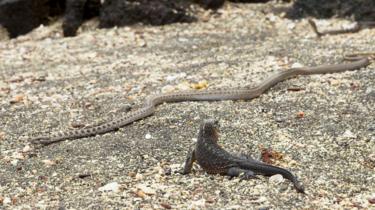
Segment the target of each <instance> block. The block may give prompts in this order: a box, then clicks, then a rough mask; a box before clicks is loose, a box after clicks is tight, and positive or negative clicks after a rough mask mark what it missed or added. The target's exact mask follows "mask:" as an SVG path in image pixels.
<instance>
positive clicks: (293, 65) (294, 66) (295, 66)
mask: <svg viewBox="0 0 375 210" xmlns="http://www.w3.org/2000/svg"><path fill="white" fill-rule="evenodd" d="M291 67H292V68H301V67H303V65H302V64H300V63H293V64H292V66H291Z"/></svg>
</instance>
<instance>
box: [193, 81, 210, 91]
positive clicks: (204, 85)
mask: <svg viewBox="0 0 375 210" xmlns="http://www.w3.org/2000/svg"><path fill="white" fill-rule="evenodd" d="M190 87H191V88H193V89H196V90H200V89H206V88H207V87H208V82H207V81H206V80H203V81H200V82H198V83H193V84H191V85H190Z"/></svg>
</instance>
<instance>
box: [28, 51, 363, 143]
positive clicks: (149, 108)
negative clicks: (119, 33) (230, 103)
mask: <svg viewBox="0 0 375 210" xmlns="http://www.w3.org/2000/svg"><path fill="white" fill-rule="evenodd" d="M350 60H351V61H350V62H347V63H341V64H333V65H320V66H315V67H301V68H291V69H288V70H285V71H280V72H276V73H274V74H272V75H271V76H270V77H268V78H266V79H265V80H264V81H262V82H260V83H259V84H258V85H256V86H255V87H252V88H243V89H236V88H231V89H225V90H202V91H181V92H175V93H165V94H159V95H155V96H151V97H149V98H148V99H147V100H146V102H145V104H144V106H143V107H142V108H140V109H138V110H136V111H132V112H129V113H127V114H126V115H125V116H124V117H120V118H118V119H115V120H113V121H110V122H107V123H104V124H102V125H98V126H95V127H88V128H82V129H77V130H72V131H63V132H57V133H54V134H51V135H47V136H39V137H36V138H34V139H32V140H31V141H32V142H33V143H36V144H42V145H48V144H51V143H55V142H59V141H63V140H67V139H79V138H83V137H89V136H94V135H98V134H104V133H108V132H110V131H114V130H117V129H119V128H120V127H123V126H125V125H128V124H130V123H132V122H134V121H137V120H140V119H143V118H145V117H148V116H150V115H152V114H153V113H155V108H156V106H157V105H159V104H161V103H165V102H168V103H171V102H181V101H219V100H249V99H252V98H256V97H258V96H259V95H261V94H262V93H263V92H264V91H266V90H268V89H269V88H270V87H272V86H274V85H275V84H277V83H279V82H281V81H283V80H286V79H288V78H290V77H293V76H296V75H310V74H326V73H337V72H343V71H350V70H355V69H359V68H362V67H365V66H367V65H369V63H370V61H369V59H368V58H367V57H364V56H361V57H351V59H350Z"/></svg>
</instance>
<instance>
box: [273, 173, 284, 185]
mask: <svg viewBox="0 0 375 210" xmlns="http://www.w3.org/2000/svg"><path fill="white" fill-rule="evenodd" d="M269 181H270V182H271V183H273V184H280V183H282V182H283V181H284V178H283V176H282V175H281V174H275V175H273V176H271V177H270V179H269Z"/></svg>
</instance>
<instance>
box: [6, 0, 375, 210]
mask: <svg viewBox="0 0 375 210" xmlns="http://www.w3.org/2000/svg"><path fill="white" fill-rule="evenodd" d="M272 7H275V5H271V4H264V5H260V4H255V5H243V4H227V5H226V6H225V7H224V8H223V9H221V10H219V14H209V13H201V14H200V16H199V17H200V18H199V21H198V22H196V23H192V24H173V25H167V26H162V27H150V26H140V25H138V26H131V27H124V28H114V29H108V30H99V29H95V27H93V26H95V24H96V22H95V20H94V21H91V22H89V23H87V24H86V25H84V26H83V27H82V30H81V32H80V33H79V35H78V36H77V37H74V38H61V21H59V22H57V23H55V24H54V25H51V26H48V27H41V28H38V29H36V30H35V31H34V32H32V33H30V34H28V35H26V36H22V37H19V38H17V39H13V40H6V39H3V40H2V41H0V61H1V65H0V119H1V120H0V164H1V167H0V209H1V208H3V209H56V208H60V209H163V208H165V209H169V208H171V209H249V208H250V209H351V208H365V209H371V208H375V206H374V205H375V204H371V203H373V202H375V173H374V172H375V169H374V167H375V117H374V116H375V109H374V107H375V64H371V65H370V66H368V67H367V68H363V69H360V70H357V71H351V72H344V73H337V74H327V75H313V76H300V77H296V78H293V79H290V80H287V81H285V82H281V83H280V84H278V85H276V86H275V87H273V88H271V89H270V90H269V91H267V92H266V93H264V94H263V95H261V96H260V97H259V98H256V99H253V100H251V101H218V102H183V103H175V104H163V105H160V106H159V107H158V108H157V111H156V113H155V114H154V115H153V116H151V117H148V118H145V119H143V120H140V121H138V122H135V123H133V124H131V125H129V126H126V127H123V128H121V129H120V130H119V131H116V132H111V133H107V134H104V135H99V136H95V137H90V138H83V139H80V140H75V141H65V142H61V143H58V144H54V145H50V146H48V147H44V148H41V149H35V148H34V147H33V146H32V145H31V144H30V143H29V141H28V140H29V139H30V138H31V137H34V136H37V135H39V134H43V133H48V132H56V131H59V130H67V129H77V128H78V127H82V126H89V125H95V124H100V123H103V122H106V121H108V120H111V119H115V118H118V117H121V116H123V115H124V114H125V113H126V112H127V111H129V107H131V109H137V108H138V107H140V106H141V105H142V103H143V100H144V99H145V98H146V97H147V96H148V95H150V94H157V93H160V92H170V91H178V90H184V89H189V88H191V87H199V85H198V86H194V84H197V83H201V84H205V83H207V84H208V86H207V87H205V85H201V87H203V88H208V89H214V88H222V89H225V88H228V87H232V88H233V87H250V86H252V85H254V84H256V83H257V82H260V81H261V80H262V79H263V78H266V77H267V75H269V74H271V73H272V72H274V71H281V70H282V69H285V68H288V67H291V66H299V65H304V66H314V65H319V64H326V63H339V62H342V57H343V55H344V54H346V53H351V52H363V51H375V45H374V43H375V40H374V37H375V29H372V30H369V29H366V30H362V31H360V32H359V33H355V34H345V35H338V36H325V37H322V38H321V39H318V38H316V36H315V34H314V33H313V31H312V30H311V28H310V27H309V25H308V23H307V20H306V19H301V20H297V21H292V20H288V19H285V18H284V17H283V16H284V13H283V12H280V11H282V9H278V11H279V12H277V13H275V12H272V11H273V9H272ZM276 7H283V5H279V6H276ZM345 24H347V23H346V22H345V21H341V20H335V19H332V20H321V21H318V25H319V26H320V27H322V28H330V27H336V28H339V27H341V26H342V25H345ZM295 87H297V88H300V89H302V90H300V91H290V88H295ZM288 89H289V90H288ZM301 113H303V114H301ZM205 118H216V119H219V120H220V124H221V137H220V143H221V145H222V146H223V147H225V148H226V149H228V150H229V151H232V152H243V153H249V154H251V155H252V156H253V157H255V158H259V155H260V148H261V147H265V148H268V147H270V148H272V149H273V150H274V151H276V152H278V153H280V154H282V157H281V158H279V159H277V160H274V161H275V163H274V164H275V165H278V166H280V167H285V168H288V169H290V170H291V171H292V172H293V173H295V174H296V175H297V176H298V177H299V178H300V180H301V181H302V182H303V183H304V185H305V188H306V192H307V194H306V195H303V194H298V193H297V192H296V191H295V189H294V188H293V187H292V185H291V184H290V182H289V181H288V180H280V179H278V178H277V177H276V178H272V177H271V178H268V177H259V179H254V180H249V181H240V180H239V179H237V178H235V179H232V180H229V179H228V177H225V176H219V175H216V176H215V175H208V174H206V173H205V172H203V171H202V170H201V169H200V168H199V167H198V166H197V167H195V168H194V170H193V173H192V174H190V175H187V176H184V175H180V174H178V173H177V172H178V170H180V169H181V167H182V165H183V162H184V159H185V156H186V154H187V152H188V150H189V149H190V148H191V146H192V145H193V144H194V140H196V137H197V131H198V127H199V124H200V123H201V121H202V120H203V119H205Z"/></svg>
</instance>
